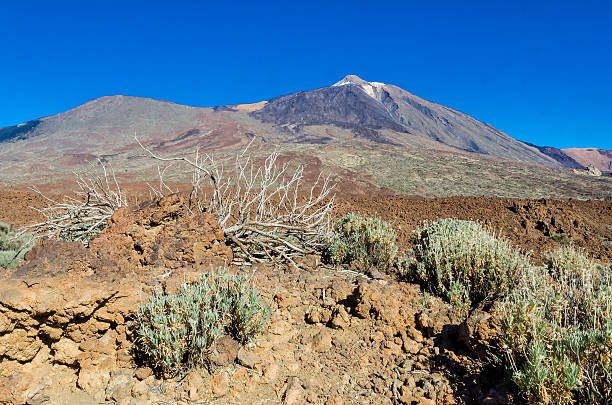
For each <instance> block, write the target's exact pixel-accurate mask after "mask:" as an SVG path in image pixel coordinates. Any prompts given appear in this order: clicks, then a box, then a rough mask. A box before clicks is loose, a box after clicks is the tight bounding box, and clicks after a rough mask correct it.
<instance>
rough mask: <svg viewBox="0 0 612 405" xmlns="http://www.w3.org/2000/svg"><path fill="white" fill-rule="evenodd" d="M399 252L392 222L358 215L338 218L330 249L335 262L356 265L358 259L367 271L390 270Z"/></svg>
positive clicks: (331, 257) (328, 250) (329, 253)
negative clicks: (374, 269)
mask: <svg viewBox="0 0 612 405" xmlns="http://www.w3.org/2000/svg"><path fill="white" fill-rule="evenodd" d="M396 253H397V245H396V244H395V232H394V231H393V228H392V227H391V225H389V224H388V223H387V222H385V221H381V220H380V219H376V218H364V217H361V216H359V215H355V214H347V215H345V216H344V217H342V218H340V219H339V220H338V222H337V223H336V225H335V227H334V235H333V236H332V237H331V240H330V241H329V247H328V248H327V252H326V254H327V256H328V259H329V260H330V261H331V262H333V263H336V264H343V265H352V264H354V263H355V262H356V263H357V264H358V265H359V267H360V268H361V269H363V270H368V269H369V268H370V267H375V268H377V269H378V270H386V269H388V268H389V267H391V266H392V265H393V263H394V258H395V254H396Z"/></svg>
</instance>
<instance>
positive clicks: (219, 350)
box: [210, 335, 240, 367]
mask: <svg viewBox="0 0 612 405" xmlns="http://www.w3.org/2000/svg"><path fill="white" fill-rule="evenodd" d="M238 349H240V343H238V342H237V341H235V340H234V339H233V338H232V337H231V336H229V335H225V336H221V337H220V338H218V339H217V340H216V342H215V348H214V350H213V353H212V354H211V355H210V360H211V361H212V362H213V363H214V364H216V365H217V366H221V367H223V366H227V365H229V364H232V363H233V362H234V360H236V356H237V355H238Z"/></svg>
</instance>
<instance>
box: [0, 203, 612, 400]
mask: <svg viewBox="0 0 612 405" xmlns="http://www.w3.org/2000/svg"><path fill="white" fill-rule="evenodd" d="M10 198H11V196H10V195H8V194H7V193H4V194H0V206H1V207H7V206H8V205H9V204H7V201H9V199H10ZM12 201H13V204H12V205H11V208H12V209H14V210H17V209H18V208H17V204H15V201H16V200H12ZM39 202H40V201H38V200H36V199H35V198H34V199H33V200H32V201H30V203H31V204H34V205H35V204H37V203H39ZM180 207H181V200H180V197H178V196H172V197H170V198H167V199H165V200H162V201H161V202H154V203H145V204H141V205H140V206H139V207H138V209H136V208H132V209H126V210H122V211H120V212H118V213H117V214H116V215H115V216H114V217H113V220H112V223H111V226H110V227H109V228H108V229H107V230H105V231H103V233H102V234H101V235H100V236H99V237H98V238H97V239H95V240H93V241H92V242H91V243H90V246H89V247H87V248H86V247H84V246H82V245H80V244H79V243H76V242H74V243H68V242H55V241H43V242H41V243H39V245H37V246H36V247H35V248H34V249H33V250H32V251H31V252H30V253H29V254H28V255H27V258H26V261H25V262H24V264H23V265H22V266H20V267H19V268H18V269H16V270H12V271H6V272H5V273H4V274H2V275H1V276H0V403H29V404H55V403H71V404H79V403H83V404H91V403H120V404H140V403H142V404H145V403H219V404H226V403H227V404H258V403H259V404H265V403H285V404H302V403H313V404H385V403H389V404H435V403H445V404H446V403H448V404H452V403H478V404H504V403H513V402H517V401H518V399H517V398H516V396H515V395H514V394H513V391H512V387H511V385H510V384H509V383H508V382H507V379H506V378H505V376H504V374H503V372H502V371H500V370H499V369H496V368H495V367H493V366H491V365H489V364H488V363H487V361H486V359H487V358H488V355H489V353H487V352H488V351H490V350H492V348H494V347H495V346H494V343H493V342H494V340H495V332H496V330H497V328H498V324H497V323H496V319H497V318H496V317H495V310H494V308H493V309H490V308H488V309H487V311H486V312H485V311H483V309H482V308H481V309H478V310H475V311H473V313H472V314H470V316H469V318H468V319H467V320H465V314H461V313H458V312H457V311H456V310H455V309H454V308H452V307H450V306H448V305H447V304H445V303H443V302H442V301H440V300H439V299H437V298H435V297H430V296H427V295H424V294H422V292H421V291H420V287H419V286H417V285H413V284H409V283H405V282H402V281H401V280H398V279H397V277H392V276H390V275H384V274H372V275H371V276H372V277H366V276H364V275H362V274H360V273H358V272H355V271H352V270H359V269H352V270H350V271H349V270H342V269H334V268H330V267H328V266H326V265H324V264H322V263H321V258H320V257H319V256H316V255H313V256H308V257H305V258H303V259H301V260H299V261H298V262H297V265H298V266H297V267H295V266H292V265H287V264H283V263H279V264H267V265H264V264H258V265H253V266H247V265H242V266H236V265H234V264H232V262H233V252H232V250H231V249H230V248H229V247H228V246H226V245H225V243H224V238H223V232H222V230H221V229H220V228H219V226H218V224H216V222H215V221H214V220H213V219H212V218H211V217H209V216H207V215H206V214H199V215H194V216H191V217H188V218H181V217H180V216H179V215H178V213H179V211H180ZM337 210H338V213H339V214H340V213H343V212H348V211H354V212H358V211H361V212H362V213H367V214H368V215H372V216H373V215H377V216H379V217H382V218H384V219H387V220H389V221H390V222H391V223H392V224H393V226H394V228H395V229H396V231H397V233H398V241H399V244H400V245H401V246H402V248H403V249H409V248H410V242H409V235H410V232H411V230H412V229H414V228H415V227H416V226H419V225H420V223H421V221H422V220H424V219H434V218H436V217H446V216H452V217H458V218H464V219H479V220H482V221H485V222H486V223H489V224H491V225H492V226H493V227H495V228H496V229H500V230H501V233H502V234H504V235H506V236H508V237H510V238H511V239H513V240H514V241H516V242H518V243H519V245H520V246H521V247H523V248H525V249H530V250H534V251H535V253H534V256H537V253H538V252H540V251H542V250H544V249H545V248H547V247H549V246H554V245H555V244H559V243H566V240H565V239H562V238H560V237H556V236H554V235H557V234H561V233H562V234H565V235H567V237H568V238H571V240H572V241H574V242H575V243H576V244H578V245H580V246H583V247H584V248H585V249H586V250H587V252H588V253H590V254H592V255H594V256H595V257H596V258H598V259H599V260H600V261H609V260H610V258H611V257H612V247H611V246H610V244H606V243H605V242H607V241H610V240H611V239H612V203H609V202H607V203H606V202H598V201H586V202H577V201H569V202H568V201H563V202H560V201H543V200H505V199H484V198H450V199H436V200H407V199H401V198H387V199H371V200H366V199H343V200H340V201H339V203H338V208H337ZM9 212H10V211H9ZM0 215H2V218H0V220H7V219H8V220H9V222H12V223H17V222H20V221H27V220H29V219H31V218H21V217H17V216H15V215H13V216H11V215H10V214H7V211H0ZM11 219H13V221H11ZM21 223H23V222H21ZM219 265H227V266H228V268H229V269H230V271H232V272H245V273H247V274H249V275H251V276H252V277H253V279H254V282H255V284H256V286H257V288H258V289H259V291H260V292H261V294H262V296H263V298H264V299H265V300H266V302H268V303H269V305H270V306H271V307H272V309H273V313H272V315H271V317H270V319H269V321H268V324H267V330H266V331H265V332H264V333H262V334H261V335H259V336H258V338H257V340H256V341H255V342H253V343H250V344H249V345H247V346H245V347H241V346H240V345H239V344H238V343H237V342H235V341H233V340H232V339H231V338H229V337H223V338H221V339H219V340H218V341H217V344H216V345H215V350H214V352H213V354H212V360H213V364H212V365H211V367H210V368H209V369H201V370H195V371H192V372H190V373H188V374H186V375H181V376H179V377H176V378H174V379H170V380H164V379H161V378H159V377H158V376H156V375H155V374H154V373H153V372H152V370H151V369H149V368H147V367H146V366H144V365H143V364H141V363H140V362H139V360H138V358H137V356H135V351H134V332H133V331H134V325H135V317H134V313H135V309H136V308H137V307H138V305H140V304H142V303H144V302H146V300H147V297H148V296H149V295H150V294H151V292H152V291H153V290H154V289H163V290H164V291H165V292H167V293H171V292H174V291H176V290H177V288H178V286H180V285H181V284H182V283H183V282H185V281H190V280H195V279H196V278H197V277H198V275H199V274H201V273H202V272H205V271H207V270H209V269H210V267H211V266H219Z"/></svg>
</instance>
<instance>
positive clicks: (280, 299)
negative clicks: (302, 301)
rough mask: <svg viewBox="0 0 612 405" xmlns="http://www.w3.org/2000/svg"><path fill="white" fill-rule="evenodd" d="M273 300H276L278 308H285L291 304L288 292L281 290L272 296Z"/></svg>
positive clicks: (291, 300)
mask: <svg viewBox="0 0 612 405" xmlns="http://www.w3.org/2000/svg"><path fill="white" fill-rule="evenodd" d="M274 302H276V305H278V308H279V309H285V308H287V307H289V306H290V305H291V304H293V299H292V297H291V296H290V295H289V294H288V293H286V292H282V293H278V294H276V295H275V296H274Z"/></svg>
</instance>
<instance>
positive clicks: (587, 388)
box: [502, 246, 612, 404]
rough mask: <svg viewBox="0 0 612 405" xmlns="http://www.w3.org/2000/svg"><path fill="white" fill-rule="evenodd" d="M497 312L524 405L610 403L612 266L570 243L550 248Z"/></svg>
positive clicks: (611, 379)
mask: <svg viewBox="0 0 612 405" xmlns="http://www.w3.org/2000/svg"><path fill="white" fill-rule="evenodd" d="M503 313H505V314H506V315H505V317H504V318H503V320H502V326H503V331H504V334H503V343H504V347H505V348H506V355H507V358H508V364H509V368H510V371H511V374H512V379H513V380H514V382H515V383H516V384H517V385H518V387H519V389H520V390H521V391H522V393H523V394H524V396H525V398H526V399H527V400H528V401H529V402H530V403H544V404H570V403H580V404H587V403H588V404H603V403H612V268H604V267H602V266H599V265H597V264H596V263H595V262H593V261H591V260H590V259H588V258H587V257H586V256H584V254H583V253H582V252H581V251H579V250H576V249H574V248H573V247H571V246H566V247H562V248H560V249H557V250H555V251H553V252H549V253H548V254H546V255H545V267H544V268H531V269H530V270H529V271H527V272H525V273H524V274H523V275H522V277H521V280H520V284H519V286H518V288H516V289H515V290H513V291H512V293H511V294H510V295H509V296H508V298H507V299H506V300H505V301H504V311H503Z"/></svg>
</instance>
